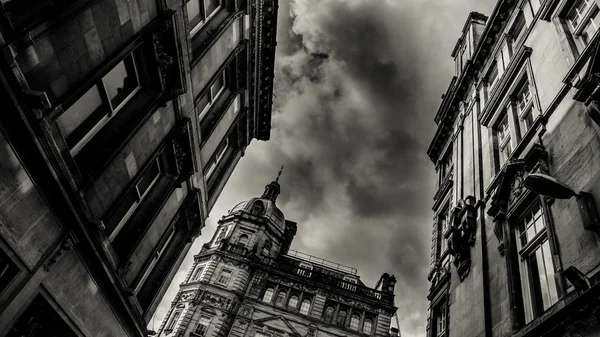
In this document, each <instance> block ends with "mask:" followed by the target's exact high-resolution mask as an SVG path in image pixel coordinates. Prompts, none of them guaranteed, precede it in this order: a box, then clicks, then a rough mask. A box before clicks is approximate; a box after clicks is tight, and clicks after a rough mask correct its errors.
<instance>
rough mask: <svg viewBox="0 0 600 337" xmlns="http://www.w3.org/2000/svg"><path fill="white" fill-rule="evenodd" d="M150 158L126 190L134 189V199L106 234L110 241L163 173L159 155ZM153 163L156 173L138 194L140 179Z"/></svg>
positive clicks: (130, 191)
mask: <svg viewBox="0 0 600 337" xmlns="http://www.w3.org/2000/svg"><path fill="white" fill-rule="evenodd" d="M152 160H153V163H151V164H150V165H148V166H147V167H146V168H145V169H144V171H143V172H142V173H141V174H140V175H139V177H137V180H136V182H135V184H134V186H133V188H132V189H131V190H129V191H128V192H127V193H132V191H135V194H136V201H135V202H134V203H133V204H132V205H131V206H130V207H129V209H128V210H127V212H125V214H124V215H123V217H122V218H121V220H119V222H118V223H117V225H116V226H115V228H114V229H112V231H111V232H110V234H109V235H108V239H109V240H110V241H111V242H112V241H114V240H115V238H116V237H117V235H119V232H121V230H122V229H123V227H124V226H125V224H126V223H127V221H129V219H130V218H131V216H132V215H133V213H135V211H136V210H137V209H138V207H139V206H140V205H141V204H142V203H143V202H144V199H145V198H146V197H147V196H148V194H149V193H150V191H151V190H152V188H153V187H154V185H156V182H157V181H158V180H159V179H160V178H161V177H162V176H163V175H164V174H165V172H164V171H163V170H164V168H163V167H162V166H163V165H162V163H161V156H160V155H159V156H157V157H156V158H154V159H152ZM154 164H156V165H157V167H158V174H157V175H156V176H154V178H152V181H151V182H150V184H149V185H148V187H147V188H146V190H145V191H144V193H143V194H140V191H139V188H138V185H139V184H140V182H141V181H142V178H143V177H144V175H145V174H146V173H148V172H150V169H151V168H152V166H153V165H154ZM125 200H126V199H123V201H125Z"/></svg>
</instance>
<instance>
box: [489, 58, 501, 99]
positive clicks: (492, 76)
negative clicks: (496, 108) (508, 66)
mask: <svg viewBox="0 0 600 337" xmlns="http://www.w3.org/2000/svg"><path fill="white" fill-rule="evenodd" d="M497 81H498V64H497V63H496V62H495V61H494V63H493V64H492V66H491V67H490V72H489V73H488V75H487V79H486V82H487V88H488V96H489V95H491V93H492V90H494V86H495V85H496V82H497Z"/></svg>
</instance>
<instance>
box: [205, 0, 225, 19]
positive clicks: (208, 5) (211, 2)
mask: <svg viewBox="0 0 600 337" xmlns="http://www.w3.org/2000/svg"><path fill="white" fill-rule="evenodd" d="M220 2H221V1H220V0H204V8H205V9H206V17H209V16H211V15H212V14H213V12H215V11H216V10H217V9H218V8H219V5H220Z"/></svg>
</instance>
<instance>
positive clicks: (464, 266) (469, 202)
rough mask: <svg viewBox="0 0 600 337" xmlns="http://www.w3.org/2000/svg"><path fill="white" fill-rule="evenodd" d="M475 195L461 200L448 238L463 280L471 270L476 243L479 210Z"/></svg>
mask: <svg viewBox="0 0 600 337" xmlns="http://www.w3.org/2000/svg"><path fill="white" fill-rule="evenodd" d="M475 204H476V201H475V197H473V196H467V197H466V198H465V200H460V201H459V203H458V205H457V206H456V207H455V208H454V211H453V214H452V225H451V228H450V235H449V238H448V250H449V252H450V255H452V256H453V257H454V265H455V266H456V271H457V273H458V276H459V278H460V280H461V281H463V280H464V279H465V278H466V277H467V276H468V275H469V271H470V270H471V247H472V246H474V245H475V231H476V228H477V212H476V208H475Z"/></svg>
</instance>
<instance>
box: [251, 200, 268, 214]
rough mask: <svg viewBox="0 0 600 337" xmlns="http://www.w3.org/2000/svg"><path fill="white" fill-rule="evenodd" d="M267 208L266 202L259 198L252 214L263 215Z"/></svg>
mask: <svg viewBox="0 0 600 337" xmlns="http://www.w3.org/2000/svg"><path fill="white" fill-rule="evenodd" d="M264 210H265V204H264V203H263V202H262V201H260V200H257V201H256V202H255V203H254V205H252V215H261V214H262V213H263V212H264Z"/></svg>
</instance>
